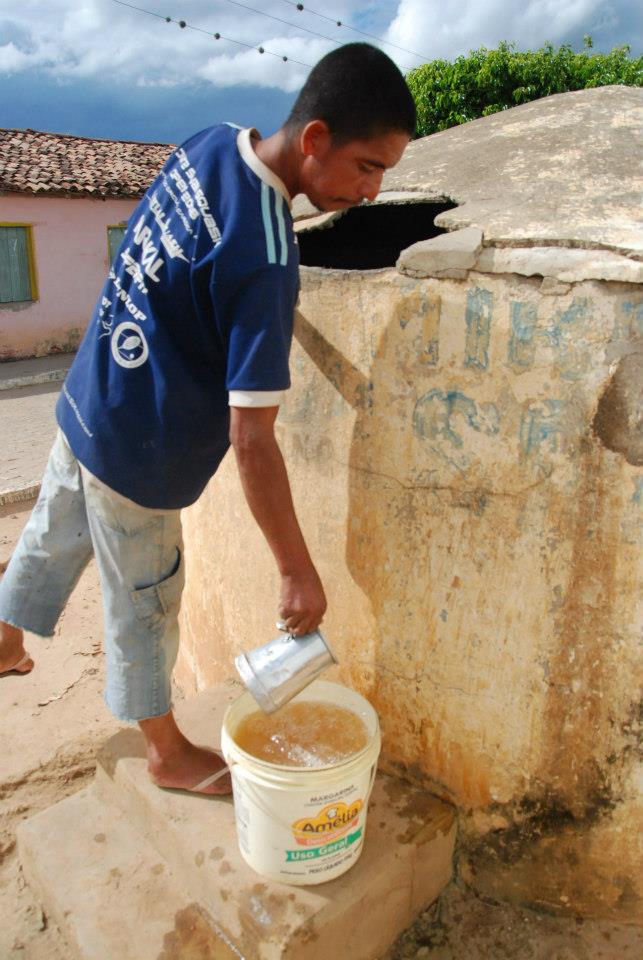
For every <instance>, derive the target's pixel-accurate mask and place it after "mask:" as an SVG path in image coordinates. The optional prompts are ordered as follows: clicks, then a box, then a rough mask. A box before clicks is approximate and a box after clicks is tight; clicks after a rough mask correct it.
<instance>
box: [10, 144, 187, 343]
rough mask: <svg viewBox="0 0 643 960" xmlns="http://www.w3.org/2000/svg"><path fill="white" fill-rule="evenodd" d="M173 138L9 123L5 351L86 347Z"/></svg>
mask: <svg viewBox="0 0 643 960" xmlns="http://www.w3.org/2000/svg"><path fill="white" fill-rule="evenodd" d="M171 148H172V145H171V144H165V143H136V142H128V141H120V140H94V139H90V138H87V137H74V136H67V135H63V134H57V133H43V132H41V131H37V130H6V129H4V130H3V129H0V360H13V359H19V358H23V357H36V356H44V355H46V354H49V353H58V352H70V351H73V350H75V349H76V346H77V345H78V342H79V340H80V338H81V337H82V334H83V332H84V330H85V327H86V325H87V322H88V319H89V317H90V315H91V312H92V310H93V307H94V304H95V301H96V297H97V295H98V292H99V291H100V289H101V286H102V284H103V281H104V278H105V274H106V272H107V270H108V269H109V265H110V263H111V260H112V258H113V256H114V254H115V252H116V249H117V247H118V244H119V242H120V239H121V237H122V234H123V232H124V229H125V226H126V224H127V221H128V218H129V217H130V215H131V214H132V212H133V210H134V208H135V207H136V204H137V203H138V200H139V199H140V197H142V195H143V194H144V192H145V190H146V188H147V186H148V185H149V183H150V182H151V181H152V180H153V179H154V177H155V176H156V174H157V173H158V171H159V169H160V168H161V166H162V165H163V163H164V162H165V160H166V158H167V156H168V154H169V152H170V150H171Z"/></svg>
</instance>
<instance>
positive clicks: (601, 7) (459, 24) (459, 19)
mask: <svg viewBox="0 0 643 960" xmlns="http://www.w3.org/2000/svg"><path fill="white" fill-rule="evenodd" d="M630 7H632V14H633V13H634V11H633V4H631V2H630V0H614V2H612V3H605V2H604V0H565V2H561V0H524V2H521V3H518V2H515V0H449V3H444V0H400V3H399V7H398V10H397V14H396V16H395V18H394V20H393V22H392V23H391V25H390V27H389V29H388V31H387V38H388V39H389V40H392V41H393V42H394V43H397V44H400V45H401V46H404V47H409V48H411V49H413V50H417V51H419V52H420V53H422V54H423V55H425V56H426V57H427V59H436V58H438V57H441V58H445V59H448V60H450V59H453V58H454V57H456V56H458V55H460V54H466V53H467V52H468V51H469V50H472V49H475V48H477V47H482V46H484V47H488V48H493V47H496V46H497V45H498V43H499V41H501V40H507V41H513V42H515V43H516V45H517V47H518V49H522V50H526V49H534V48H537V47H540V46H542V44H543V43H545V42H546V41H551V42H552V43H554V44H558V43H560V42H564V41H567V42H568V41H569V39H570V38H572V37H573V38H574V39H575V40H576V42H577V43H580V42H582V38H583V35H584V34H586V33H590V34H591V33H592V31H593V30H599V31H600V30H609V29H613V28H615V27H617V26H619V25H622V26H623V28H624V30H625V32H626V33H627V27H626V21H627V19H628V18H629V15H630ZM620 42H627V39H626V38H624V39H623V40H621V41H620ZM417 63H419V61H416V64H414V65H417Z"/></svg>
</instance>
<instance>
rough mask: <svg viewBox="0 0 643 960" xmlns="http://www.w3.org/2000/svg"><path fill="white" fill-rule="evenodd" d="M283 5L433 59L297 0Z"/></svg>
mask: <svg viewBox="0 0 643 960" xmlns="http://www.w3.org/2000/svg"><path fill="white" fill-rule="evenodd" d="M229 2H230V3H233V2H234V0H229ZM282 3H287V4H288V6H289V7H295V9H296V10H297V11H298V12H299V13H304V11H305V12H306V13H312V14H313V15H314V16H315V17H320V18H321V19H322V20H327V21H328V22H329V23H334V24H335V26H336V27H344V29H346V30H352V31H353V33H359V34H361V35H362V36H363V37H369V38H370V39H371V40H377V41H378V43H385V44H386V45H387V46H389V47H395V49H396V50H402V52H403V53H410V54H411V56H412V57H417V58H418V59H419V60H422V61H423V62H424V63H426V62H427V60H430V59H431V57H429V56H427V55H426V54H424V53H418V52H417V50H407V48H406V47H401V46H400V45H399V44H398V43H393V42H392V41H391V40H385V39H384V38H383V37H377V36H376V35H375V34H374V33H367V32H366V30H360V29H359V27H352V26H351V25H350V24H349V23H344V21H343V20H338V19H337V17H331V16H329V14H327V13H320V12H319V11H318V10H313V9H311V7H307V6H305V5H304V4H303V3H296V2H295V0H282ZM267 16H268V14H267ZM292 26H294V24H292Z"/></svg>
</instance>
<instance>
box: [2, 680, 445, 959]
mask: <svg viewBox="0 0 643 960" xmlns="http://www.w3.org/2000/svg"><path fill="white" fill-rule="evenodd" d="M238 692H239V690H238V687H237V686H236V685H235V684H229V685H223V686H221V687H219V688H216V689H214V690H211V691H208V692H206V693H203V694H200V695H199V696H197V697H195V698H193V699H192V700H189V701H184V702H183V703H182V704H179V707H178V708H177V714H178V716H179V722H180V724H181V726H182V727H183V728H184V729H185V731H186V732H187V734H188V736H190V738H191V739H194V740H196V741H197V742H200V743H203V744H207V745H209V746H214V747H216V746H218V735H219V730H220V726H221V716H222V714H223V711H224V709H225V706H226V705H227V703H228V702H230V701H231V700H232V699H234V698H235V697H236V696H237V695H238ZM93 789H94V792H93V793H92V794H91V795H87V796H86V797H85V798H84V800H83V801H82V802H84V803H89V802H90V796H91V803H93V804H94V805H95V807H96V808H97V811H96V813H95V816H96V817H97V818H100V817H101V816H102V817H106V818H107V820H106V821H103V822H109V823H113V841H111V845H110V853H109V857H108V858H107V860H106V863H105V866H107V863H108V862H109V864H110V865H109V870H113V869H117V870H119V871H121V873H122V874H123V876H128V877H131V878H132V879H130V880H129V881H123V882H122V883H121V884H120V885H119V887H118V889H116V888H115V887H114V884H111V885H110V884H107V883H105V881H104V877H105V874H100V875H99V876H98V879H97V880H96V881H94V879H93V875H92V871H93V870H94V869H99V867H96V868H95V866H94V864H95V860H96V849H95V848H96V841H95V839H94V836H95V833H98V834H105V836H106V837H107V836H112V833H110V832H109V831H108V830H106V829H102V828H101V829H98V828H97V829H96V830H95V831H94V833H92V831H93V830H94V827H93V826H92V827H91V828H89V829H87V830H83V831H82V832H81V831H79V829H78V823H79V821H78V815H77V814H75V813H74V811H73V810H72V809H71V808H70V807H68V808H66V809H62V810H61V808H63V804H59V805H57V806H56V807H54V808H51V809H50V810H48V811H46V812H45V813H42V814H40V815H39V817H37V818H34V820H30V821H26V824H25V825H24V826H23V828H22V829H21V831H20V839H19V844H20V850H21V856H22V858H23V862H24V863H25V866H26V869H27V873H28V875H29V877H35V878H36V881H35V882H36V883H37V885H38V889H39V890H40V891H41V896H42V898H43V901H44V903H45V908H47V907H48V906H49V907H50V908H51V910H52V913H53V914H54V916H56V917H58V916H61V915H62V916H63V918H64V923H63V924H62V925H63V929H64V931H65V933H66V935H67V936H69V937H70V940H71V938H72V936H73V937H75V938H76V942H77V943H80V942H81V941H80V939H79V935H78V934H77V933H76V930H77V929H80V927H79V924H80V921H77V920H76V919H75V918H76V917H77V915H80V914H84V915H87V916H89V917H90V918H91V917H94V918H97V917H99V916H100V917H103V918H105V917H108V916H111V917H114V918H115V923H116V920H118V919H119V918H120V926H121V927H122V928H124V929H127V928H131V935H132V938H135V937H136V935H137V931H140V930H141V929H142V927H143V926H147V916H146V909H147V908H146V907H145V904H144V903H143V901H141V903H142V905H139V906H137V908H136V910H132V909H131V908H130V907H129V906H128V904H129V902H130V899H133V901H134V902H136V900H137V897H138V899H139V900H140V899H141V898H140V897H139V895H138V893H137V890H138V888H137V887H136V883H135V875H134V874H132V873H131V870H132V865H133V864H136V863H137V862H140V863H147V864H151V863H152V861H154V864H156V865H158V864H161V865H162V867H163V871H160V870H158V867H157V874H156V876H157V878H158V876H161V874H162V876H163V878H164V882H166V883H168V884H169V887H168V888H167V890H165V891H164V892H163V893H162V894H161V893H159V895H158V900H159V903H162V904H163V905H164V909H165V911H166V912H165V913H162V914H160V915H158V914H157V913H155V912H154V911H153V912H152V914H151V916H152V918H153V920H150V923H151V924H152V929H154V930H158V931H160V930H161V928H164V929H165V931H166V933H168V932H171V931H175V933H176V930H175V927H176V925H177V923H178V918H179V917H180V916H182V917H184V916H186V915H185V912H184V911H185V910H186V909H188V908H189V909H190V910H191V911H192V913H191V914H189V915H188V916H193V918H194V917H198V918H200V919H199V922H200V923H203V922H204V920H203V918H207V923H209V928H210V929H211V931H212V932H213V935H214V937H215V938H216V937H217V936H218V937H219V940H220V943H221V944H223V945H224V946H225V945H226V940H227V942H228V943H229V944H232V947H228V949H233V950H236V951H237V955H238V956H241V957H243V958H246V960H328V958H329V957H333V958H334V960H374V958H376V957H377V956H378V955H381V954H382V953H383V952H384V951H385V949H386V948H387V947H388V946H389V945H390V944H391V943H392V942H393V941H394V940H395V938H396V937H397V936H398V934H399V933H400V932H402V931H403V930H404V929H405V928H406V927H408V925H409V924H410V923H411V921H412V920H413V919H414V917H415V916H416V915H417V914H418V913H419V912H420V911H421V910H422V909H423V908H424V907H425V906H427V905H428V904H429V903H431V902H432V901H433V900H435V899H436V898H437V896H438V895H439V894H440V892H441V890H442V888H443V887H444V886H445V885H446V883H447V882H448V881H449V879H450V877H451V872H452V866H451V863H452V855H453V847H454V842H455V829H456V828H455V818H454V814H453V810H452V809H451V808H450V807H448V806H446V805H445V804H443V803H441V802H440V801H439V800H437V799H436V798H434V797H431V796H428V795H427V794H425V793H422V792H420V791H418V790H416V789H414V788H412V787H409V786H408V785H405V784H402V783H401V782H400V781H397V780H394V779H393V778H390V777H386V776H381V775H379V776H378V777H377V779H376V784H375V787H374V791H373V796H372V800H371V804H370V806H369V815H368V823H367V832H366V839H365V843H364V850H363V852H362V855H361V858H360V860H359V861H358V862H357V864H356V865H355V866H354V867H353V868H352V869H351V870H350V871H348V872H347V873H346V874H344V876H342V877H338V878H337V879H336V880H333V881H330V882H329V883H325V884H321V885H319V886H307V887H293V886H287V885H285V884H279V883H273V882H271V881H268V880H266V879H265V878H263V877H261V876H259V875H258V874H256V873H254V871H253V870H251V869H250V867H248V866H247V864H246V863H245V862H244V861H243V860H242V858H241V855H240V854H239V851H238V847H237V839H236V831H235V825H234V810H233V805H232V801H231V800H230V799H228V798H214V797H212V798H206V797H198V796H190V795H189V794H182V793H178V792H171V791H163V790H159V789H158V788H157V787H155V786H154V785H153V784H151V783H150V781H149V779H148V776H147V772H146V769H145V760H144V757H143V749H142V740H141V737H140V734H139V733H138V731H137V730H134V729H132V730H129V729H128V730H126V731H124V732H122V733H120V734H117V735H116V736H114V737H112V738H111V739H110V740H109V741H107V743H106V744H105V745H104V747H103V749H102V750H101V752H100V756H99V762H98V768H97V778H96V783H95V786H94V788H93ZM73 799H76V798H73ZM78 802H79V803H80V802H81V801H80V800H79V801H78ZM64 803H69V801H64ZM100 811H102V812H100ZM83 816H84V817H85V818H86V819H88V814H87V813H85V814H83ZM61 818H62V819H61ZM110 818H111V819H110ZM65 820H66V821H68V822H69V826H68V828H66V829H63V828H62V824H63V822H64V821H65ZM81 822H83V821H82V820H81ZM97 822H98V821H97ZM70 831H71V834H70ZM117 831H121V832H120V833H118V832H117ZM70 836H72V837H74V838H75V839H74V841H73V843H72V842H70ZM58 837H60V840H58V839H57V838H58ZM57 844H60V846H61V847H62V848H63V849H61V851H60V857H58V856H57V855H56V846H57ZM86 847H89V850H87V851H86V850H85V848H86ZM70 848H73V850H75V853H74V854H73V862H72V852H71V850H70ZM121 848H122V853H123V857H124V861H123V863H122V864H121V865H119V864H118V863H117V862H116V861H117V860H118V851H119V850H120V849H121ZM139 851H140V852H139ZM150 851H153V853H150ZM112 857H113V858H114V862H113V863H112ZM61 864H66V866H65V868H64V872H65V874H76V875H77V876H76V880H74V881H72V880H71V879H69V878H67V877H66V879H65V883H64V884H60V883H59V877H60V872H61ZM154 864H152V865H154ZM150 869H151V868H150ZM128 871H130V872H128ZM147 873H148V874H149V870H148V871H147ZM107 875H109V871H108V874H107ZM101 876H102V877H103V882H102V886H101V885H100V884H99V883H98V880H99V879H100V877H101ZM136 876H139V874H136ZM147 879H148V881H149V877H148V878H147ZM146 882H147V881H146ZM132 884H134V888H133V889H134V893H135V894H136V896H134V895H133V893H132V889H131V888H132ZM85 889H87V892H86V893H84V892H83V891H84V890H85ZM99 889H100V890H101V891H103V892H102V894H101V895H100V896H101V898H102V902H101V904H100V907H99V906H97V902H96V897H97V896H98V894H97V892H96V891H97V890H99ZM173 891H180V893H174V892H173ZM146 896H147V894H146ZM86 898H87V899H88V900H89V905H88V906H87V905H86V904H85V899H86ZM85 922H86V924H89V926H92V924H95V921H92V920H91V919H90V920H87V921H85ZM195 922H196V921H195ZM116 925H117V926H118V924H116ZM94 929H95V937H96V938H99V936H100V937H104V936H105V934H104V931H105V930H106V929H107V930H110V929H112V927H111V924H110V923H106V922H102V924H100V925H95V927H94ZM119 935H120V934H119ZM86 936H88V935H86V934H85V933H83V939H82V943H85V940H86ZM155 937H156V943H157V945H158V942H159V941H158V935H157V934H155ZM222 938H225V939H222ZM90 939H91V938H90ZM215 942H216V940H215ZM81 949H82V947H81ZM101 949H102V948H101ZM105 949H106V948H105ZM110 949H112V953H111V954H109V953H104V954H100V953H90V952H87V951H85V953H80V954H79V956H82V957H83V958H85V957H86V958H87V960H90V958H91V960H95V958H98V957H101V958H102V957H105V958H106V957H108V956H109V957H117V956H118V957H119V960H121V957H122V958H123V960H125V958H127V960H129V955H128V954H126V953H121V952H120V948H118V949H117V948H116V946H114V945H112V946H110ZM177 951H178V952H174V953H171V954H167V955H168V956H172V957H185V958H188V957H191V956H192V954H191V953H189V951H188V947H186V948H185V950H184V951H183V952H181V951H182V946H181V944H179V947H178V948H177ZM207 955H208V956H213V957H217V958H218V956H219V954H217V953H211V954H207ZM155 956H157V957H159V956H165V954H159V953H157V954H156V955H155ZM221 956H222V957H223V956H225V955H224V954H222V955H221ZM136 957H137V960H146V957H147V954H145V955H143V954H137V955H136Z"/></svg>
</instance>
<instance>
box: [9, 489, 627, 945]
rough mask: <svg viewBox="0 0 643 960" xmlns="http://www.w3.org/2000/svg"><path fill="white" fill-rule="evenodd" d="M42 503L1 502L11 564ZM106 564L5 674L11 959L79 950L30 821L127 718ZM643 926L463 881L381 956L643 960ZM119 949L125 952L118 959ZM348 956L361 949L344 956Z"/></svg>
mask: <svg viewBox="0 0 643 960" xmlns="http://www.w3.org/2000/svg"><path fill="white" fill-rule="evenodd" d="M30 509H31V504H17V505H13V506H12V505H9V506H4V507H0V569H2V564H3V562H5V561H6V560H7V559H8V558H9V556H10V555H11V551H12V549H13V547H14V544H15V542H16V540H17V537H18V536H19V533H20V531H21V529H22V527H23V525H24V523H25V522H26V520H27V518H28V516H29V511H30ZM101 647H102V609H101V602H100V590H99V586H98V575H97V572H96V568H95V565H94V564H93V563H91V564H90V565H89V566H88V568H87V570H86V571H85V573H84V574H83V576H82V578H81V580H80V583H79V584H78V586H77V588H76V590H75V592H74V594H73V596H72V598H71V600H70V602H69V604H68V606H67V609H66V610H65V613H64V615H63V617H62V619H61V622H60V623H59V625H58V628H57V630H56V634H55V636H54V637H52V638H51V639H49V640H42V639H39V638H37V637H29V638H28V643H27V648H28V649H29V651H30V652H31V653H32V655H33V656H34V659H35V661H36V668H35V669H34V671H33V672H32V673H31V674H30V675H29V676H24V677H18V676H7V677H3V678H1V679H0V716H2V718H3V737H2V754H1V757H0V825H1V826H0V916H2V918H3V921H2V924H0V958H2V960H68V957H69V950H68V948H67V947H66V945H65V943H64V941H63V939H62V937H61V935H60V933H59V932H58V930H57V929H56V927H55V926H53V925H52V924H50V923H49V922H48V920H47V917H46V915H45V914H44V913H43V910H42V908H41V906H40V904H39V903H38V902H37V901H36V899H35V898H34V897H33V895H32V894H31V892H30V890H29V889H28V887H27V886H26V885H25V883H24V880H23V878H22V874H21V871H20V866H19V862H18V857H17V854H16V850H15V829H16V826H17V824H18V823H19V822H20V820H22V819H24V818H26V817H29V816H31V815H32V814H34V813H36V812H37V811H38V810H42V809H45V808H46V807H49V806H51V805H52V804H53V803H55V802H56V801H57V800H60V799H62V798H63V797H65V796H68V795H69V794H71V793H74V792H75V791H76V790H79V789H80V788H81V787H83V786H85V785H86V784H87V783H88V781H89V780H90V779H91V778H92V777H93V773H94V759H93V758H94V753H95V748H96V745H97V743H99V742H100V741H102V740H103V739H104V738H105V737H107V736H109V735H110V734H111V733H113V732H115V730H117V729H118V728H119V724H118V723H117V721H115V720H114V719H113V717H112V716H111V714H110V713H109V712H108V710H107V708H106V707H105V706H104V704H103V700H102V685H103V660H102V655H101ZM640 957H643V930H641V929H640V928H636V927H627V926H624V925H622V924H621V925H617V924H610V923H602V922H594V921H591V922H590V921H585V922H582V921H577V922H574V921H571V920H569V919H557V918H554V917H549V916H543V915H540V914H537V913H534V912H531V911H529V910H515V909H511V908H508V907H506V906H503V905H499V904H492V903H485V902H482V901H481V900H479V899H477V898H476V897H475V896H473V895H472V894H471V893H470V892H468V891H466V890H464V889H462V888H461V887H460V886H458V885H457V884H456V883H453V884H452V885H451V886H450V887H449V888H448V890H447V891H446V892H445V894H444V895H443V896H442V898H441V899H440V901H439V902H438V904H436V905H434V906H433V907H432V908H430V909H429V910H428V911H427V912H426V913H425V914H424V915H423V916H421V917H420V918H418V921H417V922H416V924H414V926H413V927H412V928H411V929H410V930H408V931H407V932H406V933H405V934H404V935H403V936H402V937H401V938H400V939H399V940H398V942H397V943H396V944H395V946H394V947H393V948H392V949H391V950H390V951H389V953H388V954H387V955H386V957H385V958H381V960H411V958H418V960H423V958H429V960H639V958H640ZM114 960H118V958H116V957H115V958H114ZM337 960H352V958H350V957H338V958H337Z"/></svg>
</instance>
